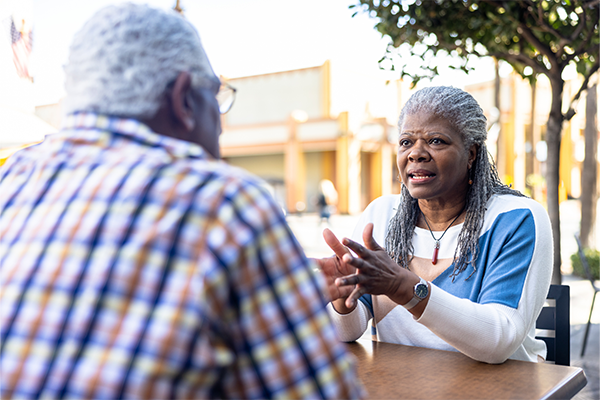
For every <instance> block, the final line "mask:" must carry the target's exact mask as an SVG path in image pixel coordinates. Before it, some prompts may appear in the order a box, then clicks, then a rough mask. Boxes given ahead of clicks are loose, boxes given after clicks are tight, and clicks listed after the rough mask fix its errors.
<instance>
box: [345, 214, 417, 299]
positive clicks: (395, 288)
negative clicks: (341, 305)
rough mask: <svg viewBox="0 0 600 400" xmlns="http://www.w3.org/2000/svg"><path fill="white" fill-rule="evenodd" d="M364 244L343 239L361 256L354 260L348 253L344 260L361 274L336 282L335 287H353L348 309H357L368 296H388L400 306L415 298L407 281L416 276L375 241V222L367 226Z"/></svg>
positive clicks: (364, 233) (346, 244)
mask: <svg viewBox="0 0 600 400" xmlns="http://www.w3.org/2000/svg"><path fill="white" fill-rule="evenodd" d="M363 241H364V243H365V246H366V247H365V246H362V245H360V244H359V243H356V242H355V241H353V240H350V239H348V238H344V239H343V240H342V243H343V244H344V245H345V246H347V247H348V248H349V249H351V250H352V251H354V252H355V253H356V254H357V255H358V258H356V257H352V255H351V254H350V252H348V251H347V252H346V253H345V254H343V255H342V261H343V262H344V263H345V264H346V265H350V266H353V267H356V268H357V269H358V272H357V273H356V274H353V275H347V276H344V277H339V278H337V279H336V280H335V284H336V285H337V286H339V287H340V288H353V289H352V292H351V294H350V295H349V296H348V298H347V299H346V303H345V305H346V307H348V308H353V307H355V305H356V301H357V300H358V299H359V298H360V297H361V296H362V295H363V294H366V293H369V294H385V295H387V296H388V297H389V298H390V299H392V300H393V301H395V302H396V303H398V304H406V303H408V302H409V301H410V299H411V298H412V293H411V292H409V290H405V289H409V285H407V283H408V282H405V281H406V278H408V277H409V276H408V275H414V274H411V273H410V272H409V271H407V270H405V269H404V268H402V267H400V266H399V265H398V264H397V263H396V262H395V261H394V260H392V259H391V258H390V256H389V255H388V254H387V252H386V251H385V250H384V249H383V248H382V247H381V246H379V245H378V244H377V242H376V241H375V239H373V224H372V223H369V224H367V225H366V226H365V229H364V231H363ZM415 276H416V275H415ZM417 281H418V277H417ZM413 285H414V284H413ZM411 287H412V286H411Z"/></svg>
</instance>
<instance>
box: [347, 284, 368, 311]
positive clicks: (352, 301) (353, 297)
mask: <svg viewBox="0 0 600 400" xmlns="http://www.w3.org/2000/svg"><path fill="white" fill-rule="evenodd" d="M365 293H366V290H364V289H363V288H362V287H360V286H356V287H355V288H354V290H353V291H352V293H350V295H349V296H348V298H347V299H346V307H348V308H352V307H354V306H355V305H356V302H357V301H358V299H360V298H361V296H362V295H363V294H365Z"/></svg>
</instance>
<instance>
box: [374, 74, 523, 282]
mask: <svg viewBox="0 0 600 400" xmlns="http://www.w3.org/2000/svg"><path fill="white" fill-rule="evenodd" d="M421 112H423V113H430V114H433V115H435V116H437V117H440V118H443V119H445V120H446V121H447V122H448V123H450V125H452V126H453V127H454V128H455V129H456V130H457V132H459V133H460V134H461V136H462V139H463V144H464V148H465V152H468V151H469V149H470V148H471V146H472V145H473V144H474V145H476V146H477V156H476V158H475V161H474V162H473V165H472V167H471V170H470V176H469V179H471V180H472V184H471V185H470V187H469V189H468V192H467V198H466V203H465V211H466V215H465V222H464V224H463V227H462V229H461V231H460V234H459V237H458V247H457V248H456V250H455V252H454V270H453V272H452V274H451V275H450V276H451V278H452V280H454V278H455V277H456V276H457V275H458V274H460V273H461V272H463V271H464V270H465V269H467V266H468V265H471V266H472V267H473V271H471V274H469V276H468V277H467V279H468V278H469V277H470V276H471V275H472V274H473V273H474V272H475V261H476V260H477V256H478V252H479V248H478V243H479V234H480V232H481V227H482V226H483V218H484V216H485V212H486V206H487V202H488V200H489V199H490V197H492V196H493V195H494V194H512V195H515V196H523V194H521V193H520V192H518V191H516V190H513V189H511V188H510V187H508V186H506V185H505V184H503V183H502V181H501V180H500V178H499V177H498V172H497V171H496V167H495V165H494V160H493V159H492V158H491V157H490V155H489V153H488V150H487V146H486V144H485V140H486V138H487V127H486V125H487V124H486V118H485V116H484V115H483V110H482V109H481V107H480V106H479V104H478V103H477V101H476V100H475V99H474V98H473V96H471V95H470V94H469V93H467V92H465V91H463V90H461V89H457V88H453V87H449V86H434V87H427V88H424V89H421V90H419V91H417V92H415V93H414V94H413V95H412V96H411V97H410V98H409V99H408V101H407V102H406V104H405V105H404V107H403V108H402V111H401V112H400V119H399V121H398V126H399V127H400V129H402V124H403V123H404V119H405V118H406V116H407V115H414V114H417V113H421ZM401 186H402V200H401V202H400V206H399V207H398V212H397V213H396V215H394V217H393V218H392V220H391V221H390V225H389V228H388V232H387V235H386V238H385V248H386V251H387V252H388V254H389V255H390V257H392V258H393V259H394V260H395V261H396V262H397V263H398V264H399V265H400V266H402V267H404V268H408V266H409V263H410V261H411V260H412V257H413V254H414V247H413V244H412V240H413V235H414V232H415V226H416V224H417V220H418V218H419V214H420V210H419V204H418V202H417V199H415V198H413V197H412V196H411V195H410V193H409V191H408V189H407V187H406V186H405V185H404V184H402V185H401Z"/></svg>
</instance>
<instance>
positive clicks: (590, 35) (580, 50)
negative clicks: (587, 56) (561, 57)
mask: <svg viewBox="0 0 600 400" xmlns="http://www.w3.org/2000/svg"><path fill="white" fill-rule="evenodd" d="M599 1H600V0H599ZM595 14H596V20H595V21H594V22H592V24H591V25H590V26H591V32H588V34H587V35H585V40H584V41H582V42H581V44H580V45H579V46H578V47H577V49H574V53H573V54H571V55H570V56H569V57H567V63H568V62H570V61H571V60H572V59H574V58H575V57H576V56H578V55H579V54H581V53H584V49H585V48H586V47H587V45H588V44H589V43H590V40H592V38H593V36H594V26H596V25H598V21H600V14H599V13H595Z"/></svg>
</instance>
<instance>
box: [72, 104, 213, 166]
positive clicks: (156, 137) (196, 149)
mask: <svg viewBox="0 0 600 400" xmlns="http://www.w3.org/2000/svg"><path fill="white" fill-rule="evenodd" d="M61 130H62V131H69V135H70V136H71V135H75V136H77V132H78V131H86V132H89V131H90V130H95V131H100V132H102V133H112V134H117V135H120V136H122V137H124V138H125V139H129V140H132V141H134V142H137V143H139V144H140V145H142V146H148V147H160V148H163V149H164V150H165V151H166V152H168V153H169V154H171V155H173V156H174V157H176V158H197V159H209V160H210V159H214V157H212V156H211V155H210V154H209V153H208V152H207V151H206V150H204V149H203V148H202V146H200V145H198V144H195V143H192V142H188V141H185V140H180V139H175V138H172V137H169V136H165V135H161V134H159V133H156V132H153V131H152V130H151V129H150V128H149V127H148V126H147V125H145V124H143V123H142V122H140V121H138V120H136V119H132V118H120V117H111V116H108V115H104V114H97V113H92V112H85V111H79V112H75V113H72V114H68V115H67V116H66V117H65V118H64V120H63V123H62V126H61ZM85 135H86V139H89V136H88V134H87V133H85ZM98 140H101V139H100V138H98Z"/></svg>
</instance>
